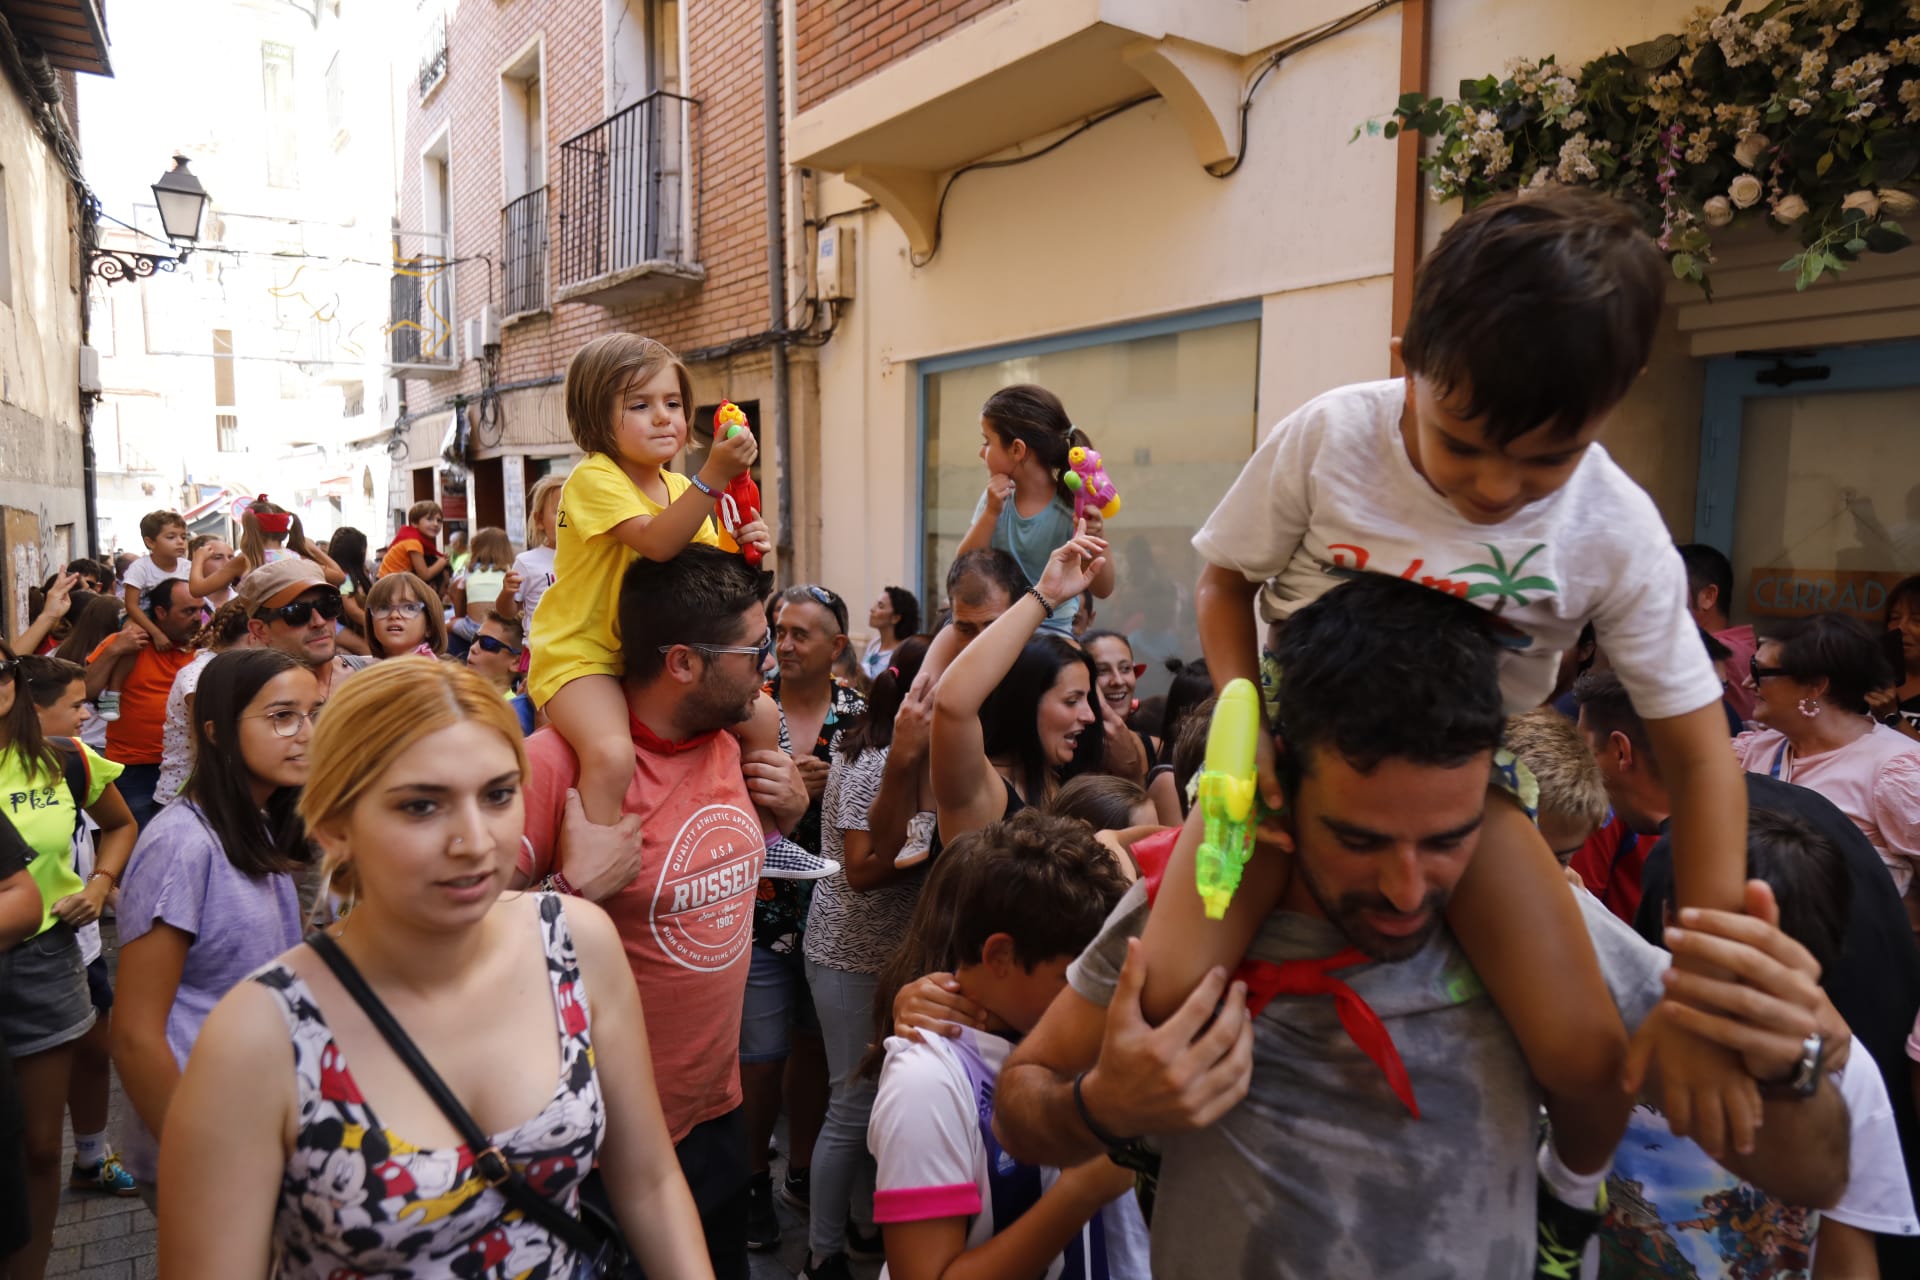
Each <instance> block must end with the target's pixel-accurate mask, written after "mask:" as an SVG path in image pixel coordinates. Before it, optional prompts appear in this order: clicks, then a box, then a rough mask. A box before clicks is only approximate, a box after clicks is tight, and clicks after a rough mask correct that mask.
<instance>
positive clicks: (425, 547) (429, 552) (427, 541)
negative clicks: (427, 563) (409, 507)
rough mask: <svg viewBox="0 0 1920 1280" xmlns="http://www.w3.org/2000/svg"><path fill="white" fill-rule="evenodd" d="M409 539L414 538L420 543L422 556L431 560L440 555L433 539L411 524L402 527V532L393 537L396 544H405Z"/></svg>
mask: <svg viewBox="0 0 1920 1280" xmlns="http://www.w3.org/2000/svg"><path fill="white" fill-rule="evenodd" d="M408 538H412V539H413V540H414V541H416V542H418V543H419V544H420V554H422V555H424V556H426V557H428V558H429V559H431V558H432V557H434V556H437V555H439V554H440V551H439V549H438V548H436V547H435V546H434V545H433V539H432V538H429V537H428V536H427V535H426V534H424V533H422V532H420V531H419V530H418V529H416V528H414V527H413V526H412V525H410V524H403V525H401V526H400V531H399V532H398V533H396V534H394V535H393V541H394V542H404V541H406V540H407V539H408ZM388 545H392V544H391V543H390V544H388Z"/></svg>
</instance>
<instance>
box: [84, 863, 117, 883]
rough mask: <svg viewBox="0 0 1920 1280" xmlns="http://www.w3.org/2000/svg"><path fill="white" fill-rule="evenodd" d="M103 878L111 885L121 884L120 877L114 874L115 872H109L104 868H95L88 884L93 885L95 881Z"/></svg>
mask: <svg viewBox="0 0 1920 1280" xmlns="http://www.w3.org/2000/svg"><path fill="white" fill-rule="evenodd" d="M102 877H104V878H105V880H106V882H107V883H108V884H110V885H115V886H117V885H119V883H120V877H119V876H117V875H115V874H113V872H111V871H108V870H107V869H106V868H104V867H97V868H95V869H94V872H93V874H92V875H90V876H88V877H87V882H88V883H89V884H91V883H92V882H93V881H94V880H96V879H99V878H102Z"/></svg>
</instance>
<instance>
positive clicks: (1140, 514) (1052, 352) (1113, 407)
mask: <svg viewBox="0 0 1920 1280" xmlns="http://www.w3.org/2000/svg"><path fill="white" fill-rule="evenodd" d="M1258 315H1259V310H1258V305H1257V304H1248V305H1246V306H1244V307H1235V308H1231V309H1227V310H1224V311H1216V312H1210V313H1205V314H1202V315H1199V316H1188V317H1177V318H1173V319H1170V320H1167V321H1159V322H1151V323H1147V324H1142V325H1135V326H1129V327H1127V328H1125V329H1120V330H1110V331H1108V332H1106V333H1104V334H1103V333H1093V334H1087V335H1084V339H1083V338H1082V336H1078V335H1076V336H1075V337H1073V338H1067V339H1055V340H1048V341H1042V342H1037V343H1031V344H1026V345H1025V346H1024V347H1015V348H1009V349H1001V350H997V351H986V352H978V353H973V354H971V355H959V356H951V357H944V358H941V359H937V360H932V361H928V362H927V363H926V364H924V365H923V366H922V379H923V395H924V399H923V403H924V405H925V418H924V421H923V423H922V430H923V432H924V436H923V441H924V447H923V452H922V459H923V465H924V468H925V473H924V480H923V483H924V486H925V492H924V495H923V509H922V512H921V519H922V521H923V524H922V529H921V539H922V547H921V587H922V590H921V595H922V598H923V601H926V602H928V603H930V604H931V605H932V607H933V608H934V609H935V610H936V611H937V610H938V609H939V608H940V607H942V606H943V605H944V604H945V601H944V600H943V599H941V598H940V597H941V594H942V593H943V591H944V588H945V585H946V573H947V567H948V566H949V565H950V564H952V563H953V558H954V555H955V552H956V550H957V549H958V547H959V545H960V540H961V539H962V538H963V537H965V536H966V532H967V528H968V526H969V524H970V523H971V521H972V518H973V512H974V507H975V505H976V504H977V503H978V502H979V499H980V495H981V493H982V492H983V491H984V490H985V488H986V483H987V473H986V468H985V466H984V465H982V463H981V461H980V457H979V453H980V430H981V426H980V408H981V405H982V404H984V403H985V401H986V399H987V397H988V396H990V395H991V394H993V392H995V391H997V390H999V389H1000V388H1001V387H1005V386H1010V385H1012V384H1014V383H1017V382H1034V383H1038V384H1040V385H1041V386H1043V387H1046V388H1047V389H1048V390H1050V391H1052V392H1054V393H1055V394H1056V395H1058V396H1059V397H1060V398H1061V400H1062V401H1063V402H1064V403H1065V405H1066V407H1067V412H1068V413H1069V414H1070V415H1071V416H1072V418H1073V421H1074V424H1075V425H1076V426H1078V427H1080V428H1081V429H1082V430H1083V431H1085V432H1086V433H1087V435H1088V436H1090V437H1091V438H1092V440H1093V444H1094V447H1095V448H1096V449H1097V450H1099V452H1100V455H1101V460H1102V462H1103V463H1104V464H1105V466H1106V469H1107V472H1108V474H1109V475H1110V476H1112V478H1113V482H1114V485H1115V486H1116V487H1117V488H1118V490H1119V492H1120V496H1121V501H1122V504H1123V506H1122V509H1121V511H1120V513H1119V514H1118V515H1117V516H1116V517H1115V518H1114V519H1113V521H1112V522H1111V523H1109V524H1108V525H1107V530H1106V536H1107V538H1108V540H1109V541H1110V542H1111V543H1112V544H1113V550H1114V554H1115V556H1116V558H1117V561H1118V563H1117V565H1116V569H1117V571H1118V578H1117V582H1116V586H1115V590H1114V594H1113V596H1112V598H1110V599H1107V600H1100V601H1096V603H1095V621H1094V625H1095V626H1097V627H1104V628H1111V629H1113V630H1116V631H1121V632H1125V633H1126V634H1127V635H1129V636H1130V637H1131V638H1132V640H1133V646H1134V654H1135V656H1136V657H1137V658H1138V659H1139V660H1140V661H1141V662H1145V663H1147V664H1149V665H1148V672H1147V675H1146V677H1144V678H1143V679H1142V681H1141V683H1140V696H1141V697H1143V698H1144V697H1149V696H1151V695H1153V694H1155V693H1159V692H1163V691H1164V690H1165V688H1166V683H1167V680H1168V675H1167V672H1166V671H1165V669H1164V668H1163V666H1162V660H1163V659H1165V658H1183V659H1191V658H1197V657H1199V656H1200V640H1199V634H1198V632H1197V630H1196V628H1195V625H1194V614H1193V584H1194V582H1195V580H1196V579H1197V578H1198V576H1199V562H1198V559H1197V557H1196V556H1195V554H1194V551H1193V547H1192V538H1193V534H1194V531H1195V530H1196V529H1197V528H1198V527H1199V525H1200V524H1201V523H1202V522H1204V521H1205V520H1206V518H1207V516H1208V514H1209V513H1211V512H1212V510H1213V508H1214V505H1215V504H1216V503H1217V502H1219V500H1220V497H1221V495H1223V494H1224V493H1225V492H1226V490H1227V486H1228V485H1230V484H1231V483H1232V482H1233V479H1234V477H1235V476H1236V475H1238V474H1239V472H1240V468H1241V466H1242V465H1244V464H1245V462H1246V460H1247V457H1248V455H1249V454H1251V453H1252V451H1253V447H1254V444H1255V439H1256V434H1257V430H1256V423H1255V418H1254V412H1255V399H1256V395H1257V392H1258V383H1259V353H1260V321H1259V319H1258ZM1142 370H1151V371H1152V376H1151V377H1147V376H1142V375H1141V374H1140V371H1142Z"/></svg>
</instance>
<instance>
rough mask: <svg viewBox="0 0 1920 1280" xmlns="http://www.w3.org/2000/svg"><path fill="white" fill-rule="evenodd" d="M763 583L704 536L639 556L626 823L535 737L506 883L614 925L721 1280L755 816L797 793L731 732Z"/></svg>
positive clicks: (752, 672)
mask: <svg viewBox="0 0 1920 1280" xmlns="http://www.w3.org/2000/svg"><path fill="white" fill-rule="evenodd" d="M769 578H770V575H767V574H764V573H761V572H759V571H757V570H753V569H749V568H748V567H747V565H746V563H745V561H743V560H742V559H740V558H739V557H738V556H731V555H727V554H726V553H724V552H721V551H719V550H716V549H713V548H708V547H701V546H692V547H688V548H687V549H686V550H684V551H682V552H681V553H680V554H679V555H678V556H676V557H674V558H673V559H672V560H669V561H664V562H660V561H652V560H646V559H641V560H637V561H635V562H634V564H633V566H632V568H630V569H629V570H628V571H627V576H626V578H625V580H624V581H623V583H622V584H621V591H620V633H621V636H622V638H623V643H624V646H625V652H626V675H625V678H624V682H623V683H624V688H625V692H626V698H627V707H628V712H629V727H630V731H631V733H632V735H633V748H634V776H633V782H632V783H631V785H629V787H628V788H627V794H626V798H625V800H624V802H623V805H622V808H623V810H624V816H623V818H622V820H621V822H620V824H619V825H618V826H616V827H611V828H607V827H601V828H595V827H593V826H592V825H591V824H589V823H587V822H585V819H584V815H583V814H582V813H581V811H580V800H579V796H578V795H577V793H575V792H574V791H573V787H574V786H575V784H576V783H577V782H578V780H579V763H578V761H577V760H576V758H575V757H574V754H573V750H572V748H571V747H569V746H568V745H567V742H566V739H564V738H562V737H560V735H559V734H557V733H555V732H554V731H553V730H552V729H545V730H542V731H541V732H539V733H536V734H534V735H533V737H531V738H529V739H528V740H527V756H528V761H529V763H530V765H531V777H530V780H529V782H528V785H527V793H526V810H527V818H526V846H525V848H524V849H523V850H522V855H521V858H520V866H519V871H520V874H519V876H518V877H517V880H518V882H519V883H521V884H526V883H531V882H533V881H535V880H540V879H543V878H549V877H551V878H553V879H554V881H555V887H556V888H559V889H561V890H562V891H564V892H577V893H580V894H582V895H583V896H586V897H590V898H593V899H595V900H596V901H598V902H599V904H600V905H601V906H602V907H603V908H605V909H606V912H607V914H608V915H609V916H611V917H612V918H613V922H614V925H615V926H616V927H617V928H618V929H619V931H620V936H621V940H622V942H623V943H624V944H625V946H626V950H627V958H628V961H629V962H630V963H631V964H632V966H633V976H634V980H635V982H636V983H637V984H638V985H639V988H640V1000H641V1004H642V1007H643V1008H644V1010H645V1012H646V1019H647V1033H648V1034H647V1041H648V1046H649V1049H650V1051H651V1053H652V1056H653V1073H654V1080H655V1083H656V1085H657V1087H658V1089H659V1092H660V1106H661V1110H662V1111H663V1112H664V1113H665V1116H666V1121H667V1127H668V1130H669V1131H670V1132H671V1134H672V1137H673V1141H674V1146H675V1150H676V1152H677V1153H678V1154H679V1157H680V1163H681V1168H682V1170H683V1171H684V1172H685V1174H686V1177H687V1184H688V1186H689V1188H690V1189H691V1190H692V1192H693V1197H694V1203H695V1205H696V1206H697V1207H698V1208H699V1210H700V1217H701V1223H702V1225H703V1227H704V1228H705V1230H706V1235H707V1247H708V1252H709V1254H710V1255H711V1257H712V1260H713V1265H714V1273H715V1275H716V1277H719V1278H720V1280H727V1278H728V1277H734V1278H736V1280H745V1277H746V1275H747V1252H746V1217H747V1142H746V1130H745V1125H744V1122H743V1119H742V1116H741V1111H740V1102H741V1095H740V1070H739V1047H740V1015H741V1009H742V1005H743V1001H744V997H745V993H746V983H747V955H748V948H749V945H750V943H751V941H752V934H753V901H754V890H755V886H756V885H757V884H758V882H759V878H760V864H761V860H762V856H763V854H764V853H765V849H766V836H765V834H764V833H763V832H762V830H761V828H760V822H759V819H758V818H757V817H755V813H754V810H755V808H756V806H757V807H759V808H761V809H764V810H766V811H767V812H768V813H770V814H772V815H773V816H774V817H775V819H776V820H777V821H778V822H779V823H780V824H781V825H782V826H783V827H785V826H791V825H792V824H793V822H795V821H796V820H797V819H798V818H799V817H800V815H801V814H802V813H804V812H805V811H806V808H807V803H808V801H807V791H806V787H805V785H804V784H803V783H802V782H801V781H800V778H799V773H798V770H797V769H795V767H794V765H793V762H792V761H791V760H790V759H788V758H787V756H786V755H784V754H783V753H781V752H777V751H770V752H753V753H748V754H747V755H745V756H744V757H743V755H742V753H741V748H740V742H739V740H738V739H737V738H735V737H734V736H733V735H732V734H731V733H728V732H726V730H727V729H729V728H731V727H732V726H734V725H737V724H740V723H743V722H744V721H745V720H746V719H747V718H748V716H749V715H750V714H751V710H752V707H753V703H754V700H755V699H756V698H758V697H759V696H760V662H761V659H762V658H763V657H764V655H765V653H766V649H767V646H766V639H765V637H766V634H767V623H766V615H765V613H764V612H763V611H762V607H761V601H762V600H764V599H765V597H766V594H767V590H768V587H769ZM565 589H566V584H565V583H564V582H563V583H560V584H558V585H557V586H555V587H554V588H553V590H555V591H564V590H565ZM636 834H638V835H639V836H640V839H641V847H640V849H639V850H638V852H637V854H636V853H635V851H634V849H633V848H632V841H633V838H634V836H635V835H636ZM576 886H577V888H576Z"/></svg>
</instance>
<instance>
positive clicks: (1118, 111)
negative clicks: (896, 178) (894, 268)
mask: <svg viewBox="0 0 1920 1280" xmlns="http://www.w3.org/2000/svg"><path fill="white" fill-rule="evenodd" d="M1159 98H1160V95H1159V94H1157V93H1149V94H1147V95H1146V96H1145V97H1140V98H1135V99H1134V100H1133V101H1132V102H1123V103H1121V104H1120V105H1119V106H1117V107H1114V108H1112V109H1111V110H1108V111H1102V112H1101V113H1100V114H1099V115H1095V116H1089V117H1087V118H1086V119H1085V120H1082V121H1081V122H1080V123H1079V125H1077V126H1076V127H1074V128H1073V129H1071V130H1069V131H1068V132H1066V133H1064V134H1061V135H1060V136H1059V137H1057V138H1055V139H1054V140H1053V141H1052V142H1049V143H1048V144H1047V145H1046V146H1044V147H1042V148H1040V149H1039V150H1038V151H1030V152H1028V153H1027V154H1026V155H1022V156H1008V157H1007V158H1006V159H1004V160H975V161H974V162H973V163H972V164H965V165H961V166H960V167H959V168H958V169H955V170H954V171H953V173H952V174H951V175H950V176H949V177H948V178H947V183H946V185H945V186H944V187H941V188H940V203H939V204H938V205H936V206H934V211H933V248H931V249H929V250H928V251H927V256H926V257H924V258H910V259H909V261H910V262H912V263H913V265H914V266H916V267H924V266H926V265H927V264H928V263H929V262H932V261H933V259H934V257H935V255H937V254H938V253H939V252H940V240H941V228H942V225H943V224H944V222H945V221H946V216H947V196H948V195H949V194H951V193H952V191H953V184H954V183H956V182H958V181H960V179H961V178H963V177H965V176H966V175H967V174H969V173H973V172H975V171H977V170H980V169H1011V168H1013V167H1014V166H1015V165H1020V164H1026V163H1027V162H1028V161H1031V160H1038V159H1039V158H1040V157H1041V156H1044V155H1051V154H1052V153H1053V152H1055V151H1058V150H1059V149H1060V148H1061V147H1064V146H1066V145H1067V144H1068V143H1069V142H1072V141H1073V140H1074V139H1075V138H1077V137H1079V136H1080V135H1081V134H1083V133H1085V132H1086V131H1087V130H1089V129H1091V128H1093V127H1094V126H1095V125H1097V124H1105V123H1106V122H1107V121H1109V120H1111V119H1113V118H1114V117H1115V116H1118V115H1124V114H1126V113H1127V112H1129V111H1131V110H1133V109H1134V108H1135V107H1140V106H1145V105H1146V104H1147V103H1149V102H1157V101H1159Z"/></svg>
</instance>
